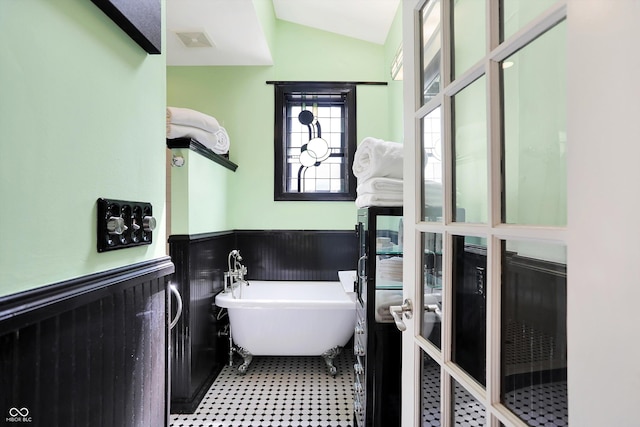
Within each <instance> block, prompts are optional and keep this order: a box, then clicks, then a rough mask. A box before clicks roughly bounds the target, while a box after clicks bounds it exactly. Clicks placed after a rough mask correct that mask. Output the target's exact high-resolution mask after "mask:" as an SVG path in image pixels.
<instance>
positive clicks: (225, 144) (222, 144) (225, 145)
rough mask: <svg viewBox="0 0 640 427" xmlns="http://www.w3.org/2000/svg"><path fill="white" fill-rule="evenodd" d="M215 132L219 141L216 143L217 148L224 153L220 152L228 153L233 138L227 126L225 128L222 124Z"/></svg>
mask: <svg viewBox="0 0 640 427" xmlns="http://www.w3.org/2000/svg"><path fill="white" fill-rule="evenodd" d="M214 134H215V136H216V139H217V141H218V142H217V144H216V150H219V151H222V153H218V154H225V153H228V152H229V146H230V145H231V140H230V139H229V134H228V133H227V130H226V129H225V128H223V127H222V126H220V130H218V131H217V132H215V133H214ZM214 151H215V150H214ZM216 152H217V151H216Z"/></svg>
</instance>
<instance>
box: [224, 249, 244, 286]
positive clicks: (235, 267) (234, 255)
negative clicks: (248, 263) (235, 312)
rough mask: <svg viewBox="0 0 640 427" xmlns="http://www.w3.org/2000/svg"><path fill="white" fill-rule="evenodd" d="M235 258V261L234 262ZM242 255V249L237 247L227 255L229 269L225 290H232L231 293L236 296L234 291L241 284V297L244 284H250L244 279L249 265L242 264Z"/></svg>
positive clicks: (225, 277) (226, 273)
mask: <svg viewBox="0 0 640 427" xmlns="http://www.w3.org/2000/svg"><path fill="white" fill-rule="evenodd" d="M232 259H233V262H232ZM241 261H242V256H240V251H239V250H237V249H234V250H232V251H231V252H229V256H228V257H227V267H228V268H229V270H228V271H226V272H225V273H224V292H229V291H231V295H232V296H233V297H234V298H236V295H235V293H234V291H235V289H236V288H238V287H239V286H240V297H241V296H242V287H241V286H242V284H245V285H249V282H247V281H246V280H245V279H244V276H245V274H247V267H245V266H244V265H242V264H241Z"/></svg>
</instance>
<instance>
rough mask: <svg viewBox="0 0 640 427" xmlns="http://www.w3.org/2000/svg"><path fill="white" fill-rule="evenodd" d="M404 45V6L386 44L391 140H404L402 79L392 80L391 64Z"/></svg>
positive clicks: (395, 20) (388, 35)
mask: <svg viewBox="0 0 640 427" xmlns="http://www.w3.org/2000/svg"><path fill="white" fill-rule="evenodd" d="M401 45H402V8H401V7H399V8H398V10H397V12H396V16H395V18H394V19H393V23H392V24H391V28H390V29H389V34H387V40H386V41H385V44H384V67H385V70H384V72H385V76H386V79H387V81H388V82H389V88H388V94H389V95H388V96H389V140H390V141H396V142H404V129H403V123H404V122H403V111H402V109H403V108H404V107H403V104H402V87H403V86H402V80H391V64H392V63H393V58H394V57H395V55H396V52H397V51H398V48H399V47H400V46H401Z"/></svg>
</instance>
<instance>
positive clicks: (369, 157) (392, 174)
mask: <svg viewBox="0 0 640 427" xmlns="http://www.w3.org/2000/svg"><path fill="white" fill-rule="evenodd" d="M402 150H403V147H402V144H400V143H398V142H391V141H383V140H381V139H377V138H372V137H366V138H365V139H363V140H362V142H361V143H360V145H359V146H358V148H357V149H356V152H355V154H354V158H353V174H354V175H355V176H356V178H358V181H366V180H367V179H369V178H371V177H374V176H375V177H386V178H399V179H401V178H402V157H403V155H402Z"/></svg>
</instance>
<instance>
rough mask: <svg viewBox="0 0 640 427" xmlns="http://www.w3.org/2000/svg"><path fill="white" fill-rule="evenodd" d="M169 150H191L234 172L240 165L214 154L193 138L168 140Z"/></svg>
mask: <svg viewBox="0 0 640 427" xmlns="http://www.w3.org/2000/svg"><path fill="white" fill-rule="evenodd" d="M167 148H188V149H189V150H191V151H194V152H196V153H198V154H201V155H203V156H204V157H206V158H207V159H209V160H211V161H213V162H215V163H218V164H219V165H221V166H224V167H225V168H227V169H229V170H231V171H232V172H235V171H236V169H238V165H236V164H235V163H233V162H232V161H231V160H229V159H227V158H226V157H224V156H221V155H219V154H216V153H214V152H213V151H211V150H209V149H208V148H207V147H205V146H204V145H203V144H202V143H200V142H198V141H196V140H195V139H192V138H175V139H167Z"/></svg>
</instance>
